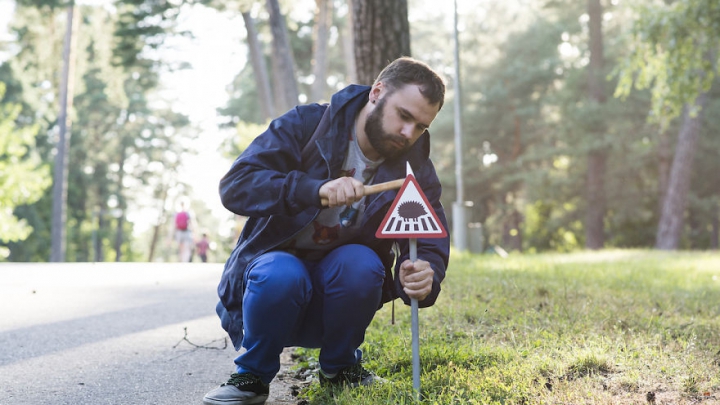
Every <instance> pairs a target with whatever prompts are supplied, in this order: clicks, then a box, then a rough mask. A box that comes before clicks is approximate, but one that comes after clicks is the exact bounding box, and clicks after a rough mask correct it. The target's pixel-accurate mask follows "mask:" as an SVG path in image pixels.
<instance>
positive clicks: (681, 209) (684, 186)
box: [655, 93, 707, 250]
mask: <svg viewBox="0 0 720 405" xmlns="http://www.w3.org/2000/svg"><path fill="white" fill-rule="evenodd" d="M705 104H707V93H702V94H700V95H699V96H698V98H697V99H696V100H695V106H696V107H697V108H698V109H699V112H697V114H696V115H695V116H694V117H693V116H692V114H691V113H690V108H689V106H685V111H684V112H683V117H682V120H683V121H682V126H681V127H680V133H679V135H678V140H677V146H676V147H675V157H674V158H673V162H672V168H671V169H670V180H669V181H668V189H667V193H666V194H665V199H664V201H663V207H662V212H661V213H660V223H659V224H658V230H657V236H656V239H655V248H657V249H661V250H674V249H677V248H678V247H679V246H680V236H681V234H682V228H683V223H684V221H683V219H684V216H685V206H686V205H687V198H688V193H689V192H690V176H691V175H692V164H693V160H694V158H695V149H696V147H697V141H698V137H699V135H700V126H701V124H702V116H703V110H704V107H705Z"/></svg>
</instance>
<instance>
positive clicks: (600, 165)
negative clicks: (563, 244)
mask: <svg viewBox="0 0 720 405" xmlns="http://www.w3.org/2000/svg"><path fill="white" fill-rule="evenodd" d="M588 15H589V17H590V20H589V23H588V24H589V28H590V64H589V66H588V89H589V93H590V94H589V96H590V97H589V98H590V100H591V101H592V102H595V103H598V104H604V103H605V81H604V73H603V63H604V61H603V36H602V5H601V4H600V0H588ZM589 136H592V137H596V138H601V137H604V136H605V134H604V128H595V129H594V131H592V132H591V133H590V134H589ZM606 162H607V150H606V148H605V147H604V146H600V147H598V148H596V149H595V150H592V151H591V152H590V153H589V155H588V173H587V184H586V199H587V201H586V202H587V211H586V214H585V247H586V248H588V249H601V248H602V247H603V246H604V245H605V210H606V202H605V171H606Z"/></svg>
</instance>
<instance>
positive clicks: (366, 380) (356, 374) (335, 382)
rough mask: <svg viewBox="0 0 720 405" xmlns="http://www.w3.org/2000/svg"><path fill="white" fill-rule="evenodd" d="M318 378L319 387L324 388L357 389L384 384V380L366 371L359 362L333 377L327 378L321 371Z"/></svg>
mask: <svg viewBox="0 0 720 405" xmlns="http://www.w3.org/2000/svg"><path fill="white" fill-rule="evenodd" d="M318 376H319V377H320V385H325V386H342V385H349V386H350V387H359V386H361V385H362V386H368V385H372V384H376V383H384V382H385V379H383V378H380V377H378V376H376V375H375V374H374V373H372V372H370V371H368V370H366V369H365V367H363V366H362V364H360V362H358V363H357V364H355V365H354V366H350V367H347V368H344V369H342V370H340V371H339V372H338V373H337V374H336V375H335V376H334V377H329V376H328V375H327V374H325V373H324V372H323V371H322V370H320V371H319V372H318Z"/></svg>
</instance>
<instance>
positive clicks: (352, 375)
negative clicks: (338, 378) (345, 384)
mask: <svg viewBox="0 0 720 405" xmlns="http://www.w3.org/2000/svg"><path fill="white" fill-rule="evenodd" d="M343 374H345V378H346V379H348V380H353V381H354V380H358V381H361V380H363V379H365V378H367V377H369V376H370V372H369V371H367V370H365V367H363V366H362V364H360V363H357V364H355V365H354V366H352V367H350V368H347V369H346V370H345V371H344V372H343Z"/></svg>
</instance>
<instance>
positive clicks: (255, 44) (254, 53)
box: [242, 12, 275, 120]
mask: <svg viewBox="0 0 720 405" xmlns="http://www.w3.org/2000/svg"><path fill="white" fill-rule="evenodd" d="M242 17H243V21H244V22H245V30H246V31H247V43H248V48H249V49H250V63H251V64H252V68H253V73H255V85H256V86H257V90H258V96H260V106H261V107H262V112H263V117H264V118H265V119H266V120H270V119H273V118H274V117H275V101H274V100H273V95H272V89H271V86H270V78H269V77H268V69H267V64H266V63H265V55H264V53H263V51H262V44H261V43H260V40H259V39H258V33H257V29H256V28H255V20H253V18H252V16H251V15H250V12H243V13H242Z"/></svg>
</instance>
